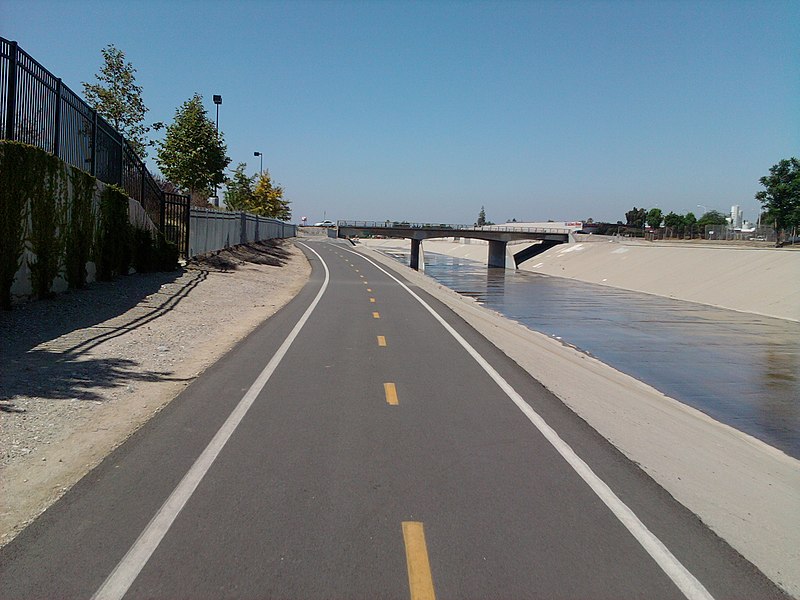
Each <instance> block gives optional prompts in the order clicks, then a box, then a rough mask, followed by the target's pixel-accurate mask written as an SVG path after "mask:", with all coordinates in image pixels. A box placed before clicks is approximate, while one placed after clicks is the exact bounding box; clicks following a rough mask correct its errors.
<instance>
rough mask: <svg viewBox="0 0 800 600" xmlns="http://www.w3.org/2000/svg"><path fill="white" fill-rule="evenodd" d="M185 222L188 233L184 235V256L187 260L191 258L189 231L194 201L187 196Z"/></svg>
mask: <svg viewBox="0 0 800 600" xmlns="http://www.w3.org/2000/svg"><path fill="white" fill-rule="evenodd" d="M183 212H184V215H185V217H184V219H185V220H184V223H185V224H186V235H185V236H184V238H185V239H184V242H183V256H184V258H185V259H186V260H189V258H190V257H189V232H190V228H191V225H192V203H191V200H190V199H189V198H186V202H184V211H183Z"/></svg>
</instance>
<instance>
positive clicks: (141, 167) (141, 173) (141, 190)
mask: <svg viewBox="0 0 800 600" xmlns="http://www.w3.org/2000/svg"><path fill="white" fill-rule="evenodd" d="M146 170H147V169H146V167H145V166H144V161H142V162H141V164H139V177H141V179H142V185H141V187H140V188H139V194H140V196H139V202H141V203H142V208H144V203H145V202H144V201H145V198H144V184H145V181H144V179H145V177H144V174H145V171H146Z"/></svg>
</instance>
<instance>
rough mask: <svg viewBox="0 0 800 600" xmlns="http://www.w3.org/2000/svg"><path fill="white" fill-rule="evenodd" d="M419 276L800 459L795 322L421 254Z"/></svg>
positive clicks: (799, 329)
mask: <svg viewBox="0 0 800 600" xmlns="http://www.w3.org/2000/svg"><path fill="white" fill-rule="evenodd" d="M407 256H408V255H407V254H405V256H403V255H402V254H400V253H397V254H395V257H396V258H397V259H398V260H400V261H402V262H404V263H405V264H408V258H407ZM425 273H426V274H427V275H430V276H431V277H433V278H435V279H437V280H438V281H439V282H440V283H442V284H444V285H446V286H447V287H449V288H451V289H453V290H455V291H457V292H459V293H461V294H464V295H466V296H471V297H473V298H475V299H476V300H477V301H478V302H480V303H482V304H484V305H485V306H487V307H488V308H491V309H492V310H495V311H497V312H499V313H501V314H503V315H505V316H507V317H509V318H511V319H514V320H516V321H519V322H521V323H523V324H525V325H526V326H528V327H529V328H531V329H534V330H536V331H540V332H543V333H546V334H549V335H551V336H554V337H558V338H561V339H563V340H564V341H566V342H568V343H570V344H572V345H574V346H577V347H578V348H580V349H581V350H583V351H584V352H587V353H588V354H591V355H593V356H595V357H597V358H598V359H600V360H601V361H603V362H605V363H606V364H609V365H612V366H613V367H615V368H616V369H619V370H620V371H623V372H625V373H628V374H629V375H632V376H633V377H635V378H637V379H640V380H642V381H645V382H647V383H648V384H650V385H652V386H653V387H655V388H657V389H659V390H661V391H662V392H664V393H665V394H667V395H669V396H671V397H673V398H676V399H678V400H680V401H682V402H685V403H686V404H689V405H691V406H693V407H695V408H698V409H699V410H702V411H703V412H705V413H707V414H708V415H710V416H712V417H714V418H715V419H717V420H719V421H721V422H723V423H727V424H728V425H731V426H733V427H736V428H737V429H740V430H742V431H745V432H747V433H749V434H751V435H753V436H755V437H757V438H759V439H762V440H764V441H766V442H767V443H769V444H772V445H773V446H776V447H778V448H780V449H782V450H783V451H785V452H786V453H787V454H790V455H792V456H794V457H797V458H800V324H797V323H792V322H789V321H783V320H780V319H770V318H768V317H759V316H757V315H751V314H747V313H738V312H735V311H729V310H722V309H716V308H711V307H707V306H703V305H699V304H693V303H690V302H682V301H678V300H671V299H668V298H661V297H658V296H651V295H648V294H640V293H636V292H627V291H624V290H618V289H614V288H608V287H604V286H599V285H594V284H588V283H582V282H577V281H571V280H567V279H560V278H555V277H547V276H544V275H537V274H534V273H528V272H524V271H522V272H521V271H511V270H504V269H487V268H486V267H485V266H484V265H480V264H477V263H474V262H468V261H462V260H460V259H457V258H452V257H447V256H442V255H438V254H433V253H430V252H428V253H426V254H425Z"/></svg>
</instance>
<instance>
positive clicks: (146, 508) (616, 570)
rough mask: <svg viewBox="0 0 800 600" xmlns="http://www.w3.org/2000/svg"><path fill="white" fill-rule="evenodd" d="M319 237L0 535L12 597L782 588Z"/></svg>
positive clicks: (448, 318)
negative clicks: (203, 354)
mask: <svg viewBox="0 0 800 600" xmlns="http://www.w3.org/2000/svg"><path fill="white" fill-rule="evenodd" d="M305 250H306V252H307V254H308V256H309V259H310V260H311V262H312V265H313V268H314V271H313V274H312V279H311V282H310V283H309V284H308V285H307V286H306V288H304V290H303V291H302V292H301V293H300V295H299V296H298V297H297V298H296V299H295V300H294V301H293V302H291V303H290V304H289V305H287V306H286V307H285V308H284V309H283V310H281V311H280V312H278V313H277V314H276V315H275V316H274V317H273V318H272V319H270V320H269V321H267V322H266V323H265V324H264V325H263V326H261V327H260V328H259V329H257V330H256V331H255V332H254V333H253V334H251V335H250V336H249V337H248V338H247V339H246V340H244V341H243V342H242V343H241V344H240V345H239V346H238V347H237V348H236V349H235V350H234V351H232V352H231V353H230V354H228V355H227V356H226V357H225V358H224V359H223V360H221V361H220V362H219V363H217V364H216V365H214V366H213V367H212V368H210V369H209V370H208V371H207V372H206V373H205V374H204V375H203V376H202V377H200V378H199V379H198V380H197V381H196V382H195V383H194V384H193V385H192V386H190V387H189V388H188V389H187V390H186V391H185V392H184V393H183V394H182V395H181V396H179V397H178V398H177V399H176V400H175V401H173V402H172V403H171V404H170V405H169V406H168V407H167V408H166V409H165V410H164V411H162V412H161V413H160V414H159V415H158V416H157V417H156V418H154V419H153V420H152V421H150V422H149V423H148V424H147V425H146V426H145V427H144V428H142V429H141V430H140V431H139V432H138V433H137V434H136V435H135V436H133V437H132V438H131V439H130V440H129V441H128V442H127V443H125V444H124V445H123V446H121V447H120V448H119V449H118V450H117V451H116V452H114V453H113V454H112V455H111V456H109V457H108V459H107V460H106V461H105V462H104V463H103V464H102V465H101V466H100V467H98V468H97V469H96V470H95V471H93V472H92V473H90V475H89V476H87V477H86V478H85V479H84V480H82V481H81V482H80V483H79V484H78V485H77V486H75V487H74V488H73V489H72V490H71V492H70V493H68V494H67V495H66V496H65V497H64V498H63V499H62V500H61V501H59V502H58V503H57V504H56V505H54V506H53V507H52V508H51V509H50V510H48V511H47V512H46V513H45V514H44V515H42V516H41V517H40V518H39V519H38V520H37V521H36V522H35V523H33V524H32V525H31V526H30V527H29V528H28V529H27V530H26V531H24V532H23V533H22V534H21V535H20V536H18V537H17V539H16V540H14V542H12V543H11V544H9V545H8V546H6V547H5V548H3V549H2V551H0V597H2V598H20V597H31V598H53V597H69V598H81V597H85V598H90V597H92V596H95V597H98V598H119V597H122V596H123V595H124V596H125V597H127V598H139V597H148V598H219V597H242V598H409V597H411V598H417V599H424V598H432V597H434V595H435V596H438V597H440V598H683V597H689V598H708V597H714V598H780V597H783V596H782V594H781V592H780V591H779V590H778V589H777V588H776V587H775V586H773V585H772V584H771V583H770V582H769V581H768V580H767V579H766V578H764V577H763V576H762V575H761V574H760V573H759V572H758V571H756V569H755V568H754V567H752V566H751V565H750V564H749V563H747V562H746V561H745V560H744V559H742V558H741V557H740V556H739V555H738V554H736V553H735V552H734V551H733V550H731V549H730V547H729V546H728V545H727V544H726V543H725V542H723V541H722V540H720V539H719V538H718V537H716V536H715V535H714V534H712V533H711V532H710V531H709V530H708V529H707V528H705V527H704V526H703V525H702V523H700V522H699V520H698V519H696V518H695V517H694V516H693V515H692V514H691V513H689V512H688V511H687V510H685V509H684V508H683V507H682V506H681V505H679V504H678V503H677V502H675V501H674V500H673V499H672V498H671V497H670V496H669V495H668V494H666V493H665V492H664V491H663V490H662V489H661V488H660V487H658V486H657V485H655V484H654V483H653V482H652V481H651V480H650V479H649V478H648V477H647V476H646V475H645V474H644V473H643V472H642V471H641V470H640V469H639V468H638V467H637V466H636V465H634V464H632V463H631V462H630V461H628V460H627V459H625V458H624V457H623V456H622V455H621V454H619V453H618V452H617V451H616V450H614V448H613V447H612V446H611V445H610V444H608V443H607V442H606V441H605V440H604V439H603V438H601V437H600V436H599V435H597V434H596V433H595V432H594V431H593V430H592V429H591V428H589V427H588V426H587V425H586V424H585V423H584V422H583V421H581V420H580V419H578V418H577V417H576V416H575V415H574V414H573V413H572V412H570V411H569V410H568V409H566V408H565V407H564V406H563V405H562V404H561V403H560V402H559V401H558V400H557V399H556V398H555V397H553V396H552V395H551V394H550V393H549V392H547V391H546V390H545V389H544V388H542V387H541V386H540V385H539V384H538V383H537V382H536V381H535V380H533V379H532V378H531V377H530V376H529V375H528V374H527V373H525V372H524V371H523V370H522V369H520V368H519V367H518V366H517V365H516V364H515V363H513V362H512V361H511V360H509V359H508V358H506V357H505V356H504V355H503V354H501V353H500V352H499V351H497V350H496V349H495V348H494V346H492V345H491V344H489V343H488V342H487V341H486V340H484V339H483V338H482V337H481V336H479V335H477V334H476V333H475V332H474V331H473V330H472V329H471V328H469V327H468V326H467V325H466V324H465V323H464V322H463V321H461V320H460V319H459V318H458V317H456V316H454V315H453V314H452V313H451V312H449V311H448V310H447V309H446V308H444V307H443V306H442V305H440V304H439V303H438V302H436V301H435V300H434V299H432V298H430V297H429V296H427V295H425V294H424V293H422V292H420V291H419V290H413V289H412V290H409V289H407V288H404V287H403V286H402V285H401V282H400V281H398V280H397V279H396V278H395V276H393V275H391V274H390V273H389V272H388V271H385V270H384V269H383V268H382V267H378V266H377V265H375V264H373V263H371V262H370V261H369V260H367V259H366V258H365V257H362V256H360V255H358V254H356V253H354V252H352V250H351V249H350V247H349V245H345V244H343V243H341V242H330V241H314V242H308V243H307V244H306V246H305ZM411 292H413V294H412V293H411ZM423 302H424V303H425V305H423ZM427 307H430V310H429V309H428V308H427ZM431 311H433V312H431ZM433 313H436V314H433ZM221 318H223V317H221ZM224 318H235V311H234V312H232V314H231V315H227V316H225V317H224Z"/></svg>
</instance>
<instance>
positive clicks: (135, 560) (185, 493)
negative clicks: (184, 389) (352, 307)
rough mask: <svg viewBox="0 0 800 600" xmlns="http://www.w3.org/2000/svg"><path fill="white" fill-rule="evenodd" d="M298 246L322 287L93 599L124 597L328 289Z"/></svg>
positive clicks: (326, 266) (326, 281)
mask: <svg viewBox="0 0 800 600" xmlns="http://www.w3.org/2000/svg"><path fill="white" fill-rule="evenodd" d="M298 243H299V242H298ZM301 245H302V246H305V247H306V248H308V250H310V251H311V252H313V253H314V254H316V256H317V258H319V260H320V262H321V263H322V266H323V268H324V269H325V280H324V281H323V283H322V287H321V288H320V290H319V292H318V293H317V295H316V297H315V298H314V300H313V301H312V302H311V304H310V305H309V307H308V308H307V309H306V311H305V312H304V313H303V316H302V317H300V320H299V321H298V322H297V323H296V324H295V326H294V328H293V329H292V331H291V332H290V333H289V335H288V336H287V337H286V339H285V340H284V342H283V344H281V346H280V348H278V350H277V351H276V352H275V354H274V355H273V357H272V358H271V359H270V361H269V362H268V363H267V366H265V367H264V370H263V371H261V373H260V374H259V376H258V377H257V378H256V380H255V381H254V382H253V384H252V385H251V386H250V388H249V389H248V390H247V392H246V393H245V395H244V396H242V399H241V400H240V401H239V403H238V404H237V405H236V408H234V409H233V411H232V412H231V414H230V415H229V416H228V418H227V419H226V420H225V422H224V423H223V424H222V427H220V428H219V430H218V431H217V433H216V434H215V435H214V437H213V439H212V440H211V441H210V442H209V443H208V446H206V448H205V450H203V452H202V453H201V454H200V456H199V457H198V458H197V460H196V461H195V462H194V464H193V465H192V466H191V468H190V469H189V470H188V471H187V472H186V475H184V477H183V479H182V480H181V482H180V483H179V484H178V485H177V486H176V487H175V489H174V490H173V491H172V493H171V494H170V496H169V498H167V500H166V501H165V502H164V504H162V505H161V508H159V509H158V512H156V514H155V516H153V518H152V519H151V520H150V523H148V524H147V527H145V528H144V531H142V533H141V534H140V535H139V537H138V538H137V540H136V541H135V542H134V544H133V546H131V548H130V549H129V550H128V552H127V553H126V554H125V556H123V557H122V560H120V561H119V563H118V564H117V566H116V567H114V570H113V571H111V574H110V575H109V576H108V578H106V580H105V581H104V582H103V585H101V586H100V589H98V590H97V591H96V592H95V593H94V595H93V596H92V599H93V600H94V599H97V600H101V599H102V600H119V599H121V598H122V597H123V596H124V595H125V593H126V592H127V591H128V589H129V588H130V587H131V585H132V584H133V582H134V581H135V580H136V578H137V577H138V576H139V573H141V571H142V569H143V568H144V566H145V565H146V564H147V561H148V560H150V557H151V556H152V555H153V552H155V550H156V548H157V547H158V545H159V544H160V543H161V540H163V539H164V536H165V535H166V534H167V532H168V531H169V529H170V527H171V526H172V524H173V523H174V522H175V519H176V518H177V517H178V514H180V512H181V510H183V507H184V506H185V505H186V503H187V502H188V501H189V498H191V497H192V494H193V493H194V491H195V490H196V489H197V486H198V485H200V482H201V481H202V480H203V477H205V475H206V473H208V470H209V469H210V468H211V465H213V464H214V461H215V460H216V459H217V457H218V456H219V454H220V452H221V451H222V449H223V448H224V447H225V444H227V443H228V440H229V439H230V438H231V436H232V435H233V432H234V431H235V430H236V428H237V427H238V425H239V423H241V421H242V419H244V416H245V414H247V411H248V410H249V409H250V407H251V406H252V405H253V402H255V400H256V398H257V397H258V395H259V394H260V393H261V391H262V390H263V389H264V386H266V385H267V382H268V381H269V379H270V377H272V374H273V373H274V372H275V369H276V368H277V367H278V365H279V364H280V362H281V360H283V357H284V356H285V355H286V352H287V351H288V350H289V347H290V346H291V345H292V343H293V342H294V340H295V338H297V335H298V334H299V333H300V330H301V329H302V328H303V326H304V325H305V324H306V321H308V318H309V317H310V316H311V313H312V312H314V309H315V308H316V307H317V304H319V301H320V299H321V298H322V295H323V294H324V293H325V290H326V289H327V287H328V282H329V281H330V272H329V271H328V265H326V264H325V261H324V260H323V259H322V257H321V256H320V255H319V254H317V252H316V251H315V250H313V249H312V248H309V247H308V246H306V245H305V244H302V243H301Z"/></svg>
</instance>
